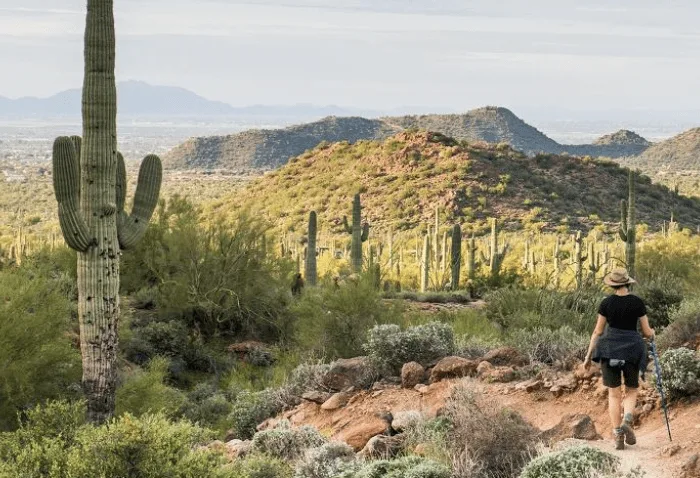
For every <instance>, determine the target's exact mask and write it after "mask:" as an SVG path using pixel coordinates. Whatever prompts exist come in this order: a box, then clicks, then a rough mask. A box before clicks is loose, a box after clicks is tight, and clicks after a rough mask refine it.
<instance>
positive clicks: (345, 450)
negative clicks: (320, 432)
mask: <svg viewBox="0 0 700 478" xmlns="http://www.w3.org/2000/svg"><path fill="white" fill-rule="evenodd" d="M354 461H355V451H354V450H353V449H352V447H350V446H349V445H348V444H346V443H344V442H338V441H332V442H328V443H325V444H323V445H321V446H320V447H317V448H311V449H309V450H307V451H306V452H305V453H304V457H303V458H302V459H301V460H299V463H298V464H297V466H296V469H295V473H294V478H334V477H335V476H336V475H338V474H339V473H340V471H341V470H342V469H343V468H346V467H347V466H348V464H349V463H352V462H354Z"/></svg>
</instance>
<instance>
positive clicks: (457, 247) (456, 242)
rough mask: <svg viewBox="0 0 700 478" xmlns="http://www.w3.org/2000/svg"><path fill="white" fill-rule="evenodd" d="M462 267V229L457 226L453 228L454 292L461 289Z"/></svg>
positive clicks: (452, 268)
mask: <svg viewBox="0 0 700 478" xmlns="http://www.w3.org/2000/svg"><path fill="white" fill-rule="evenodd" d="M461 265H462V228H461V227H460V226H459V224H455V225H454V227H453V228H452V261H451V263H450V266H451V271H452V290H458V289H459V272H460V266H461Z"/></svg>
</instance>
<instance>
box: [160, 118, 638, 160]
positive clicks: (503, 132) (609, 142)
mask: <svg viewBox="0 0 700 478" xmlns="http://www.w3.org/2000/svg"><path fill="white" fill-rule="evenodd" d="M411 129H421V130H428V131H433V132H438V133H442V134H444V135H446V136H449V137H451V138H454V139H457V140H466V141H470V142H476V141H482V142H487V143H507V144H509V145H510V146H512V147H513V148H515V149H517V150H519V151H523V152H525V153H526V154H528V155H534V154H537V153H551V154H571V155H578V156H583V155H588V156H595V157H610V158H621V157H628V156H637V155H639V154H641V153H642V152H644V151H645V150H646V149H647V148H649V146H650V145H651V143H649V142H648V141H647V140H645V139H644V138H642V137H641V136H639V135H637V134H636V133H633V132H631V131H626V130H621V131H618V132H616V133H613V134H610V135H606V136H603V137H601V138H599V139H598V140H597V141H596V142H595V143H593V144H584V145H564V144H560V143H557V142H556V141H554V140H553V139H551V138H549V137H548V136H546V135H545V134H544V133H542V132H541V131H539V130H537V129H536V128H535V127H533V126H531V125H529V124H527V123H525V122H524V121H523V120H522V119H520V118H518V117H517V116H516V115H515V114H513V113H512V112H511V111H510V110H508V109H506V108H499V107H492V106H487V107H484V108H478V109H475V110H472V111H469V112H467V113H465V114H448V115H423V116H397V117H385V118H380V119H367V118H361V117H346V118H338V117H328V118H324V119H322V120H320V121H316V122H313V123H307V124H302V125H298V126H292V127H288V128H282V129H255V130H248V131H244V132H241V133H237V134H233V135H228V136H210V137H199V138H191V139H189V140H187V141H186V142H185V143H183V144H181V145H180V146H178V147H176V148H174V149H173V150H171V151H170V152H169V153H168V154H167V155H166V156H165V158H164V160H165V163H166V165H167V167H170V168H177V169H181V168H208V169H217V168H228V169H249V168H277V167H279V166H282V165H284V164H286V163H287V162H288V161H289V159H290V158H292V157H295V156H298V155H300V154H302V153H303V152H305V151H306V150H308V149H312V148H313V147H315V146H316V145H318V144H319V143H321V142H324V141H327V142H338V141H348V142H350V143H355V142H357V141H360V140H378V139H385V138H387V137H389V136H391V135H394V134H396V133H397V132H400V131H404V130H411Z"/></svg>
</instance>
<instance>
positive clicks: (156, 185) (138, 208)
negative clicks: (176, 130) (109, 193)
mask: <svg viewBox="0 0 700 478" xmlns="http://www.w3.org/2000/svg"><path fill="white" fill-rule="evenodd" d="M119 163H121V166H119V169H121V168H124V159H123V158H121V160H120V161H119ZM162 181H163V167H162V165H161V162H160V158H159V157H158V156H156V155H155V154H149V155H148V156H146V157H145V158H144V160H143V162H142V163H141V168H140V170H139V179H138V183H137V185H136V193H135V194H134V207H133V208H132V211H131V214H126V212H125V211H124V209H121V210H119V211H118V213H119V216H118V219H117V235H118V237H119V245H120V247H121V248H122V249H129V248H130V247H133V246H134V245H135V244H136V243H137V242H138V241H140V240H141V238H142V237H143V235H144V234H145V233H146V230H147V229H148V222H149V221H150V220H151V217H152V216H153V211H155V209H156V206H157V205H158V195H159V194H160V186H161V183H162ZM117 183H119V180H118V181H117ZM121 189H122V191H124V190H125V189H126V186H125V185H124V187H123V188H121ZM119 196H120V194H119V193H118V195H117V204H119V203H121V205H122V207H123V205H124V198H123V197H121V198H120V197H119Z"/></svg>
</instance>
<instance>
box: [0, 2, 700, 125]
mask: <svg viewBox="0 0 700 478" xmlns="http://www.w3.org/2000/svg"><path fill="white" fill-rule="evenodd" d="M114 3H115V17H116V20H115V21H116V31H117V78H118V79H119V80H142V81H146V82H149V83H152V84H162V85H172V86H180V87H184V88H187V89H190V90H192V91H194V92H196V93H198V94H200V95H202V96H204V97H207V98H210V99H216V100H221V101H225V102H228V103H230V104H232V105H235V106H244V105H251V104H296V103H313V104H318V105H330V104H333V105H340V106H346V107H356V108H371V109H389V108H395V107H404V106H408V105H415V106H421V107H435V108H449V109H451V110H466V109H470V108H473V107H478V106H483V105H487V104H488V105H499V106H506V107H510V108H512V109H514V110H516V111H529V112H543V111H545V112H551V114H552V115H554V114H556V113H557V112H559V111H603V112H604V111H608V110H609V111H613V110H625V111H634V110H659V111H660V110H663V111H675V110H678V111H689V110H692V111H700V95H698V94H696V92H697V88H698V85H699V84H700V26H698V25H699V24H698V19H700V2H698V1H697V0H680V1H674V0H666V1H664V2H661V1H659V0H605V1H603V0H585V1H583V0H580V1H579V0H529V1H524V0H420V1H418V0H279V1H277V0H248V1H238V0H115V2H114ZM85 4H86V2H85V0H0V72H1V73H0V95H2V96H7V97H13V98H14V97H19V96H25V95H29V96H48V95H51V94H53V93H56V92H58V91H61V90H64V89H68V88H74V87H77V86H80V84H81V83H82V68H83V65H82V61H83V57H82V33H83V28H84V21H85V17H84V15H85V13H84V11H85Z"/></svg>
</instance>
